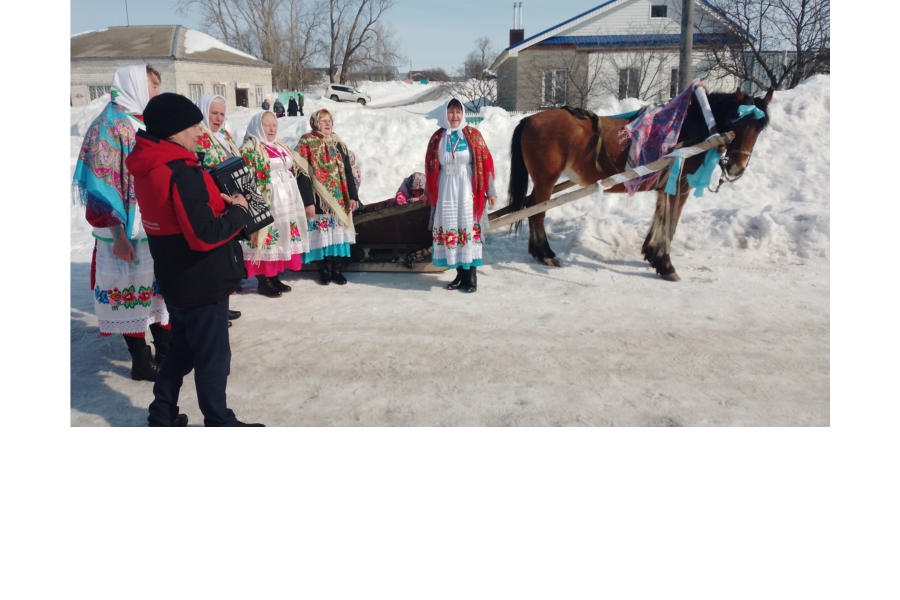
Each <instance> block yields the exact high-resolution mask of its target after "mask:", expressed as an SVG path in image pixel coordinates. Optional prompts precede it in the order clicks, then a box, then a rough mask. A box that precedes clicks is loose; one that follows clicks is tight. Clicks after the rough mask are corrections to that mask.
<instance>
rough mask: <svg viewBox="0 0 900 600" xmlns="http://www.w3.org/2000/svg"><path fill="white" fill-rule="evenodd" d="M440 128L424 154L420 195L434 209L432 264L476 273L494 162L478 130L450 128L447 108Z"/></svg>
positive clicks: (491, 191) (480, 254) (480, 257)
mask: <svg viewBox="0 0 900 600" xmlns="http://www.w3.org/2000/svg"><path fill="white" fill-rule="evenodd" d="M448 104H449V101H448ZM465 122H466V121H465V114H463V120H462V123H463V124H464V123H465ZM439 123H440V125H441V129H438V130H437V131H435V132H434V134H433V135H432V136H431V139H430V140H429V141H428V149H427V150H426V152H425V179H426V182H425V194H426V196H427V200H428V202H429V203H430V204H431V205H432V206H434V220H433V224H432V230H431V235H432V241H433V243H432V256H431V260H432V263H434V264H435V265H436V266H441V267H450V268H454V267H463V268H465V269H468V268H469V267H478V266H481V264H482V243H483V239H482V225H481V219H482V217H483V216H484V204H485V199H486V197H487V196H495V195H496V193H495V192H494V159H493V158H492V157H491V153H490V151H489V150H488V147H487V144H486V143H485V142H484V138H483V137H482V136H481V133H479V131H478V130H477V129H475V128H474V127H471V126H469V125H463V124H460V127H458V128H456V129H453V128H451V127H450V123H449V121H448V120H447V106H446V105H445V106H444V112H443V115H442V119H441V120H440V121H439Z"/></svg>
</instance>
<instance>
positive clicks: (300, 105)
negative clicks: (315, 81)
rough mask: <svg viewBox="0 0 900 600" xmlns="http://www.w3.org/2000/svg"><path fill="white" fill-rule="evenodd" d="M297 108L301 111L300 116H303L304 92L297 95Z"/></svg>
mask: <svg viewBox="0 0 900 600" xmlns="http://www.w3.org/2000/svg"><path fill="white" fill-rule="evenodd" d="M297 107H298V108H299V109H300V116H301V117H302V116H303V92H300V93H299V94H297Z"/></svg>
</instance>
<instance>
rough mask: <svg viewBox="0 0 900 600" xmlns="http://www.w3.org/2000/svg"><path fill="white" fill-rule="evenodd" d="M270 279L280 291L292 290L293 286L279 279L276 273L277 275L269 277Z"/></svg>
mask: <svg viewBox="0 0 900 600" xmlns="http://www.w3.org/2000/svg"><path fill="white" fill-rule="evenodd" d="M269 281H271V282H272V285H273V286H274V287H275V289H276V290H278V291H279V292H289V291H291V286H289V285H288V284H286V283H285V282H283V281H282V280H280V279H278V275H276V276H275V277H269Z"/></svg>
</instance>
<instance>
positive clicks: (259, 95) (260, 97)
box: [256, 85, 263, 106]
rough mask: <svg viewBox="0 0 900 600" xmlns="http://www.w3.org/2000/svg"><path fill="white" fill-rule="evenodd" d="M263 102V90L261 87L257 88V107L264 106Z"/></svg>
mask: <svg viewBox="0 0 900 600" xmlns="http://www.w3.org/2000/svg"><path fill="white" fill-rule="evenodd" d="M262 101H263V88H262V86H261V85H258V86H256V105H257V106H262Z"/></svg>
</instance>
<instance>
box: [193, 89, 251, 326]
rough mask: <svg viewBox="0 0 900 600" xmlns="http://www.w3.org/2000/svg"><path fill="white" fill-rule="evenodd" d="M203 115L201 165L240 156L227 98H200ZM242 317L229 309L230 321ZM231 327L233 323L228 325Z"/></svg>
mask: <svg viewBox="0 0 900 600" xmlns="http://www.w3.org/2000/svg"><path fill="white" fill-rule="evenodd" d="M195 104H196V105H197V108H199V109H200V112H201V113H202V114H203V121H202V122H201V123H200V131H201V133H200V136H199V137H198V138H197V147H196V148H195V149H194V152H196V153H197V156H198V157H200V164H201V165H202V166H203V167H206V168H207V169H210V168H212V167H215V166H216V165H218V164H219V163H220V162H223V161H225V160H228V159H229V158H232V157H235V156H240V155H241V151H240V149H239V148H238V146H237V143H235V141H234V138H233V137H231V134H230V133H228V130H227V129H225V110H226V100H225V96H221V95H219V94H206V95H205V96H200V97H199V98H198V99H197V102H196V103H195ZM240 316H241V311H239V310H231V309H230V308H229V309H228V320H229V321H231V320H234V319H237V318H238V317H240ZM228 326H229V327H230V326H231V323H229V324H228Z"/></svg>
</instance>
